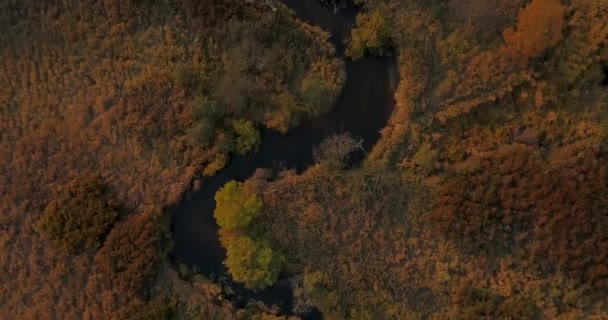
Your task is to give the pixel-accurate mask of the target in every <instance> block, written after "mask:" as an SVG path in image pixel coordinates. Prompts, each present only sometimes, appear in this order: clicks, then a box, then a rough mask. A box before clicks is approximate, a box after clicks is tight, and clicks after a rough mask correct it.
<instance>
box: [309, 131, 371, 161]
mask: <svg viewBox="0 0 608 320" xmlns="http://www.w3.org/2000/svg"><path fill="white" fill-rule="evenodd" d="M362 144H363V139H359V140H355V138H353V136H352V135H351V134H350V133H342V134H335V135H332V136H329V137H328V138H326V139H325V140H324V141H323V142H322V143H321V145H320V146H319V147H318V148H315V150H314V152H313V157H314V159H315V161H316V162H319V163H320V162H339V163H344V162H345V161H346V160H348V157H349V156H350V154H351V153H352V152H354V151H355V150H362V151H364V150H363V145H362Z"/></svg>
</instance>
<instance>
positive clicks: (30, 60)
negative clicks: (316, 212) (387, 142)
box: [0, 0, 344, 319]
mask: <svg viewBox="0 0 608 320" xmlns="http://www.w3.org/2000/svg"><path fill="white" fill-rule="evenodd" d="M277 8H278V10H277V11H273V10H272V9H271V8H270V7H268V6H267V5H266V4H265V3H264V2H263V1H249V2H245V1H236V0H228V1H226V0H210V1H135V0H129V1H114V0H106V1H93V2H90V1H87V2H78V1H54V0H45V1H14V0H8V1H2V2H1V3H0V30H2V31H1V32H0V61H1V62H0V87H1V89H0V106H1V108H0V126H1V131H0V132H1V133H0V179H1V180H0V223H1V226H0V228H1V230H2V231H1V232H0V248H1V249H0V266H1V269H0V288H1V289H0V305H1V306H2V307H0V318H3V319H39V318H45V319H52V318H55V319H76V318H85V319H127V318H135V319H137V318H141V319H144V318H145V319H151V318H158V319H161V318H165V316H166V315H170V314H173V315H177V316H185V317H192V318H200V317H205V316H206V315H207V316H209V317H211V318H213V317H215V318H222V319H224V318H230V317H237V316H238V317H241V318H242V317H243V316H242V315H239V314H241V313H243V312H245V314H248V313H247V312H249V313H250V315H253V314H255V313H256V312H254V311H247V310H245V311H239V312H240V313H239V312H237V310H236V309H233V307H232V306H231V305H230V304H229V303H228V302H227V301H224V300H222V298H221V297H220V294H219V291H218V290H219V289H217V288H216V287H215V285H213V284H209V283H188V284H184V283H180V281H181V280H179V279H178V277H177V276H176V275H175V274H174V273H175V272H174V271H172V270H169V269H168V266H167V262H166V259H165V257H166V252H167V250H169V249H170V235H169V233H168V225H169V219H168V218H169V217H167V214H166V213H164V211H163V208H164V207H166V206H169V205H171V204H174V203H175V202H176V201H178V200H179V199H180V197H181V196H182V194H183V193H184V192H185V191H187V190H189V189H191V188H192V182H194V180H195V179H197V178H199V177H202V176H203V175H205V174H206V175H212V174H214V173H215V172H216V171H217V170H219V169H221V168H222V167H223V166H224V165H225V164H226V162H227V161H228V158H229V156H230V154H233V153H247V152H251V151H254V150H255V149H256V148H257V146H258V145H259V143H260V141H261V138H262V137H261V135H260V133H259V131H258V130H259V128H260V126H266V127H269V128H272V129H276V130H280V131H282V132H285V131H287V130H288V129H289V128H290V127H291V126H293V125H295V124H297V123H298V121H299V120H300V119H302V118H303V117H311V116H314V115H317V114H320V113H323V112H325V111H327V110H328V108H329V107H330V106H331V105H332V103H333V99H334V98H335V96H336V95H337V93H338V92H339V90H340V89H341V86H342V82H343V80H344V71H343V66H342V63H341V62H340V61H339V60H337V59H335V58H334V49H333V47H332V46H331V45H330V44H329V43H328V42H327V39H328V37H329V35H328V34H327V33H325V32H323V31H321V30H320V29H318V28H316V27H313V26H310V25H307V24H303V23H302V22H300V21H299V20H297V19H296V18H295V15H294V14H293V13H292V12H291V11H289V10H287V9H286V8H285V7H283V6H278V7H277ZM91 177H94V178H91ZM174 287H180V288H181V289H180V290H172V289H171V288H174ZM161 288H162V289H161ZM165 288H166V289H165ZM194 288H196V289H194ZM199 291H200V292H199ZM191 309H192V310H197V311H192V310H191Z"/></svg>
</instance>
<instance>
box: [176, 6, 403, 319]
mask: <svg viewBox="0 0 608 320" xmlns="http://www.w3.org/2000/svg"><path fill="white" fill-rule="evenodd" d="M283 3H285V4H286V5H287V6H288V7H290V8H291V9H293V10H294V11H295V12H296V14H297V16H298V17H300V19H302V20H304V21H306V22H308V23H310V24H313V25H316V26H319V27H321V28H322V29H324V30H325V31H328V32H329V33H330V34H331V35H332V36H331V41H332V43H333V44H334V45H335V47H336V50H337V54H338V56H339V57H341V58H343V59H344V60H345V65H346V74H347V80H346V83H345V85H344V88H343V90H342V92H341V94H340V96H339V97H338V99H337V101H336V104H335V106H334V107H333V108H332V110H331V111H330V112H328V113H327V114H324V115H322V116H319V117H316V118H314V119H310V120H307V121H303V122H302V124H301V125H299V126H298V127H295V128H292V129H291V130H290V131H289V133H287V134H280V133H277V132H274V131H271V130H263V132H262V141H263V142H262V144H261V146H260V148H259V150H258V152H257V153H255V154H251V155H246V156H233V158H232V160H231V161H230V163H229V165H228V166H227V167H226V168H225V169H223V170H221V171H220V172H219V173H218V174H217V175H216V176H213V177H210V178H205V179H204V180H203V181H202V188H201V189H200V190H199V191H197V192H194V193H192V194H191V195H190V196H188V197H187V198H186V199H184V200H183V201H182V202H181V203H180V204H179V205H178V206H177V207H176V208H174V209H173V224H172V231H173V235H174V238H175V241H176V249H175V251H174V252H173V253H172V258H173V260H174V261H175V262H177V263H184V264H186V265H189V266H191V267H192V268H193V269H194V270H196V271H197V272H200V273H202V274H204V275H206V276H208V277H210V278H212V279H218V278H222V279H223V280H222V282H223V283H224V284H227V285H229V286H230V287H231V288H232V289H233V290H234V291H235V296H234V297H233V300H234V301H236V302H237V303H240V304H244V303H246V302H247V301H249V300H259V301H263V302H265V303H266V304H268V305H273V304H274V305H277V306H279V307H280V308H281V309H282V310H283V312H285V313H289V311H290V309H291V306H292V300H293V294H292V289H291V287H290V286H289V285H288V284H286V282H285V281H283V282H281V281H279V284H278V285H275V286H274V287H271V288H269V289H266V290H264V291H261V292H253V291H250V290H247V289H245V288H244V287H243V286H242V285H239V284H238V283H234V282H233V281H231V280H230V277H229V276H228V274H227V271H226V268H225V266H224V265H223V263H222V262H223V260H224V258H225V255H226V253H225V250H224V249H223V248H222V246H221V245H220V243H219V239H218V234H217V231H218V226H217V224H216V222H215V219H214V218H213V210H214V208H215V200H214V195H215V192H216V191H217V190H218V189H219V188H220V187H221V186H223V185H224V184H225V183H226V182H228V181H230V180H233V179H234V180H241V181H242V180H245V179H247V178H249V177H250V176H251V175H252V174H253V173H254V171H255V170H256V169H257V168H286V169H295V170H296V171H298V172H302V171H303V170H305V169H306V168H307V167H309V166H310V165H311V164H312V163H313V160H312V150H313V148H314V147H315V146H317V145H319V143H320V142H321V141H322V140H323V139H324V138H325V137H327V136H330V135H332V134H334V133H343V132H350V133H351V134H353V136H354V137H356V138H361V139H363V146H364V148H365V150H369V149H371V147H372V146H373V145H374V144H375V143H376V141H377V140H378V138H379V137H380V133H379V130H380V129H382V128H383V127H384V126H385V124H386V122H387V120H388V117H389V116H390V113H391V111H392V109H393V105H394V100H393V92H394V88H395V86H396V83H397V71H396V67H395V63H394V61H393V60H392V59H377V58H374V57H367V58H363V59H360V60H357V61H356V62H353V61H350V60H348V59H346V58H344V49H345V46H344V40H345V39H346V38H347V37H348V35H349V34H350V29H351V28H352V26H353V25H354V21H355V16H356V11H355V10H354V9H341V10H339V11H338V12H336V13H334V10H333V8H331V7H330V6H327V5H325V4H323V3H321V2H318V1H315V0H283ZM362 158H363V155H360V156H359V159H358V160H361V159H362ZM286 254H289V253H286ZM310 318H319V316H318V315H311V316H310Z"/></svg>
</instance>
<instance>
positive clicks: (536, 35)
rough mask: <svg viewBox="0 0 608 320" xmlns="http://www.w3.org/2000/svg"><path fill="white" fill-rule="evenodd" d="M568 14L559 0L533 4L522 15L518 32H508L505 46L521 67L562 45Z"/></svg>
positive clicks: (533, 2) (534, 1)
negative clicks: (559, 44) (565, 14)
mask: <svg viewBox="0 0 608 320" xmlns="http://www.w3.org/2000/svg"><path fill="white" fill-rule="evenodd" d="M565 10H566V8H565V7H564V6H563V5H562V4H561V2H560V1H559V0H533V1H532V2H530V4H528V5H527V6H526V7H525V8H524V9H523V10H522V11H521V12H520V13H519V18H518V21H517V30H516V31H515V30H513V29H511V28H508V29H506V30H505V33H504V37H505V42H506V43H507V46H508V48H509V49H511V50H515V52H512V54H514V55H515V56H514V57H513V58H514V59H515V61H518V63H519V65H520V66H522V67H525V66H527V64H528V61H529V60H530V59H531V58H534V57H536V56H538V55H540V54H542V53H544V52H545V50H547V49H548V48H550V47H553V46H555V45H556V44H558V43H559V41H560V40H561V39H562V29H563V27H564V13H565Z"/></svg>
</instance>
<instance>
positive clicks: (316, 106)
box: [300, 74, 336, 116]
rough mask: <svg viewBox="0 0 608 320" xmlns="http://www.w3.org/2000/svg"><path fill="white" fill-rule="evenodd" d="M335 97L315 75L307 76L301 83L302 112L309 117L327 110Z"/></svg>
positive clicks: (327, 86)
mask: <svg viewBox="0 0 608 320" xmlns="http://www.w3.org/2000/svg"><path fill="white" fill-rule="evenodd" d="M335 96H336V94H335V93H334V92H333V90H332V89H331V87H330V86H329V85H327V84H326V83H325V81H323V79H321V78H319V77H318V76H317V75H314V74H309V75H308V76H307V77H306V78H304V80H303V81H302V84H301V87H300V97H301V99H302V102H303V104H304V111H305V112H306V113H308V115H310V116H314V115H318V114H321V113H323V112H324V111H327V110H329V109H330V108H331V106H332V104H333V102H334V97H335Z"/></svg>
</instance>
